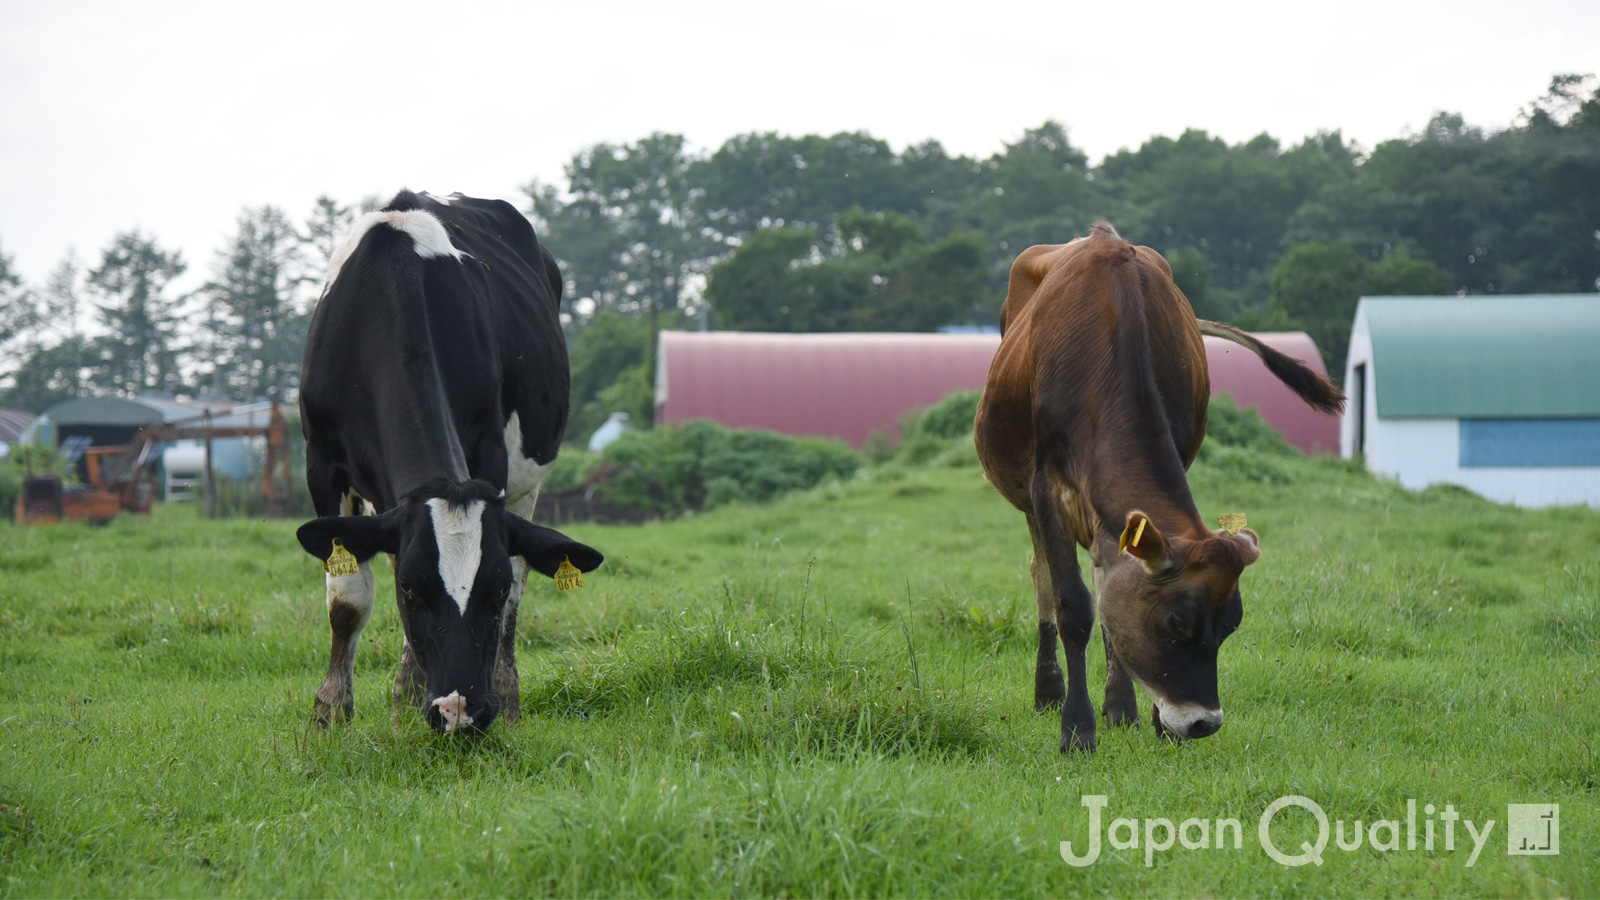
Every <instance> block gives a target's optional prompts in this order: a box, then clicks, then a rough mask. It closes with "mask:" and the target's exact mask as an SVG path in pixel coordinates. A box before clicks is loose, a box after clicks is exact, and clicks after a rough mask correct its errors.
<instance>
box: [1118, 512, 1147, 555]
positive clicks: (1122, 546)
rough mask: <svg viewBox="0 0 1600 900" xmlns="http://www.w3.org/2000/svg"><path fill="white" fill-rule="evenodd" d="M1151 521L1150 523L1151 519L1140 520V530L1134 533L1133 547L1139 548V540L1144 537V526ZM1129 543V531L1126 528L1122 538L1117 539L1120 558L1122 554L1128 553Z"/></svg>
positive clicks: (1123, 530)
mask: <svg viewBox="0 0 1600 900" xmlns="http://www.w3.org/2000/svg"><path fill="white" fill-rule="evenodd" d="M1149 521H1150V520H1149V519H1140V520H1139V528H1138V530H1136V531H1135V532H1134V533H1133V541H1132V543H1133V546H1135V547H1137V546H1139V539H1140V538H1142V537H1144V526H1145V524H1146V523H1148V522H1149ZM1128 543H1129V541H1128V529H1126V528H1124V529H1122V537H1120V538H1117V555H1118V556H1121V555H1122V554H1124V553H1126V552H1128Z"/></svg>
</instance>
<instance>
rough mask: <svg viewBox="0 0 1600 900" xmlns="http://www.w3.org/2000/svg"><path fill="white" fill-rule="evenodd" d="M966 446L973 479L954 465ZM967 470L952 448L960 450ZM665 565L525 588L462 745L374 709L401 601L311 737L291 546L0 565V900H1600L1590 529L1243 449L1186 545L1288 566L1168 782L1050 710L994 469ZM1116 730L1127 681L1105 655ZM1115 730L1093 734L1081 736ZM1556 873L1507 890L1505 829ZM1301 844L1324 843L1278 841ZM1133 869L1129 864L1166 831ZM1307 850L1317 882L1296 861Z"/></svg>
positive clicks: (1139, 733) (90, 540)
mask: <svg viewBox="0 0 1600 900" xmlns="http://www.w3.org/2000/svg"><path fill="white" fill-rule="evenodd" d="M957 443H959V442H957ZM944 452H945V451H943V450H941V451H940V453H941V454H943V453H944ZM946 462H947V464H943V465H936V466H924V467H918V466H912V465H907V464H901V463H891V464H888V465H884V466H879V467H877V468H872V469H867V470H864V471H863V472H861V473H860V474H858V475H857V476H856V477H855V478H854V479H853V480H851V481H848V482H842V483H841V482H834V483H830V484H826V485H823V486H821V487H818V488H815V489H813V490H810V491H806V492H802V493H798V494H794V495H791V496H789V497H787V498H785V499H782V500H780V501H778V502H776V503H773V504H770V505H750V504H745V503H741V502H731V503H728V504H726V505H725V506H723V507H720V508H718V509H716V510H715V511H711V512H706V513H702V514H699V515H693V516H687V517H684V518H681V519H678V520H674V521H670V522H665V523H658V524H653V525H648V526H642V527H598V526H583V525H577V524H574V525H569V526H566V530H567V531H568V532H569V533H571V534H573V535H574V536H575V537H578V538H579V539H582V540H585V541H588V542H592V543H593V544H595V545H596V546H598V547H600V548H602V549H603V550H605V551H606V553H607V555H608V562H607V564H606V566H605V567H603V568H602V569H601V570H600V571H599V572H597V573H595V574H594V575H592V576H590V577H589V578H588V579H587V581H588V582H589V585H590V586H589V587H588V588H585V589H584V590H582V591H576V592H568V593H561V594H558V593H556V592H555V591H554V590H553V589H552V588H551V587H550V586H549V584H548V583H546V582H541V583H538V584H536V585H535V586H534V588H533V589H532V590H531V591H530V593H529V598H528V600H527V601H526V603H525V605H524V613H523V616H522V622H521V625H520V629H519V644H520V661H521V667H522V685H523V688H522V692H523V721H522V722H521V723H520V724H518V725H515V726H508V727H502V726H501V725H499V724H497V725H496V726H495V728H494V730H493V731H492V732H491V733H490V734H489V735H487V736H485V737H483V738H482V739H479V740H476V741H463V740H455V739H452V738H450V737H447V736H439V735H435V734H433V733H432V732H431V731H429V730H428V729H427V727H426V726H425V724H424V723H422V721H421V720H420V718H419V717H418V716H416V715H415V714H413V713H410V712H404V711H402V712H400V713H399V714H397V715H392V713H391V707H390V705H389V702H388V693H389V686H390V684H391V682H392V678H393V675H394V669H395V664H396V654H397V651H398V649H399V644H398V640H397V632H396V631H395V630H394V629H395V626H396V616H395V613H394V611H393V607H392V606H391V605H389V601H388V599H387V598H388V597H390V596H392V590H393V587H392V582H391V576H390V574H389V572H388V571H387V567H386V566H383V565H381V564H380V565H379V566H377V567H376V569H377V570H378V572H379V582H380V586H379V591H380V598H381V599H380V605H379V609H378V611H377V613H376V614H375V615H374V617H373V621H372V623H371V624H370V625H369V626H368V629H367V632H366V635H365V637H364V640H363V643H362V647H361V650H360V653H359V657H358V662H357V681H356V717H355V720H354V721H353V722H352V723H350V724H349V725H347V726H344V727H339V728H335V729H332V730H330V731H327V732H323V731H320V730H318V729H316V728H314V727H311V726H309V724H308V719H309V712H310V700H311V694H312V692H313V691H314V690H315V688H316V685H317V684H318V682H319V681H320V678H321V675H322V672H323V671H324V669H325V666H326V661H327V660H326V654H327V645H328V630H327V625H326V621H325V619H324V613H323V609H322V578H321V573H320V567H319V566H318V565H317V564H316V562H315V561H314V560H312V559H310V558H309V557H307V556H305V555H304V554H303V553H301V552H300V550H299V548H298V546H297V545H296V544H295V543H294V540H293V536H292V533H293V529H294V526H295V522H293V521H270V522H261V521H258V520H248V519H235V520H218V521H212V522H206V521H203V520H200V519H199V518H197V517H196V516H195V515H194V511H193V510H192V509H187V508H167V509H160V510H158V511H157V512H156V513H155V514H154V515H153V516H152V517H150V518H148V519H142V518H141V519H135V518H131V517H123V518H121V519H119V520H117V521H116V522H114V523H112V524H111V525H110V526H108V527H106V528H101V529H94V528H88V527H80V526H75V525H61V526H54V527H49V528H34V529H21V528H16V527H12V526H4V527H0V673H3V674H4V678H3V679H0V698H3V700H4V709H5V710H6V711H5V712H3V713H0V745H3V755H0V885H3V891H4V893H5V894H7V895H10V896H325V895H326V896H335V895H336V896H379V895H381V896H413V895H429V896H432V895H438V896H445V895H450V896H457V895H479V894H485V895H508V894H518V895H522V894H536V895H539V894H542V895H559V896H640V895H651V896H654V895H662V896H748V895H758V896H924V895H925V896H956V897H967V896H1023V895H1026V896H1041V895H1048V896H1054V895H1080V894H1097V895H1098V894H1106V895H1114V896H1123V895H1138V896H1148V895H1155V896H1201V895H1225V896H1235V895H1246V896H1253V895H1286V894H1313V895H1318V896H1378V895H1382V896H1394V895H1404V896H1414V895H1426V896H1436V895H1444V896H1504V895H1517V896H1521V895H1553V896H1592V895H1594V894H1595V893H1596V892H1597V890H1600V882H1597V876H1596V873H1597V872H1600V842H1597V841H1595V840H1594V839H1593V836H1594V835H1595V834H1596V833H1597V829H1600V815H1597V814H1596V808H1597V804H1596V795H1597V784H1596V781H1597V777H1600V776H1597V772H1600V757H1597V754H1596V736H1597V735H1600V687H1597V685H1600V679H1597V678H1596V674H1597V673H1596V668H1597V662H1596V660H1597V659H1600V612H1597V610H1600V514H1596V513H1595V512H1594V511H1591V510H1585V509H1557V510H1544V511H1522V510H1516V509H1512V508H1509V507H1504V506H1499V505H1496V504H1492V503H1488V502H1485V501H1483V500H1480V499H1478V498H1475V497H1473V496H1471V495H1469V494H1465V493H1464V492H1460V491H1448V490H1434V491H1428V492H1423V493H1420V494H1419V493H1412V492H1407V491H1405V490H1402V489H1400V488H1399V487H1398V486H1396V485H1394V484H1392V483H1390V482H1386V481H1382V480H1379V479H1374V478H1372V477H1370V476H1368V475H1366V474H1365V473H1363V472H1361V471H1359V470H1357V469H1354V468H1352V467H1351V466H1350V465H1348V464H1345V463H1342V462H1339V461H1336V460H1326V459H1311V460H1308V459H1305V458H1302V457H1298V456H1296V455H1294V454H1277V453H1268V452H1261V451H1258V450H1255V449H1251V448H1249V447H1241V446H1228V445H1226V444H1223V443H1221V442H1219V443H1218V445H1217V446H1216V447H1215V448H1214V452H1208V454H1207V457H1206V458H1205V459H1203V460H1201V461H1200V462H1199V463H1197V464H1196V466H1195V470H1194V472H1193V473H1192V482H1193V485H1194V487H1195V492H1196V497H1197V500H1198V502H1199V504H1200V507H1201V509H1202V511H1203V512H1204V513H1205V514H1206V515H1207V516H1213V515H1215V514H1217V513H1221V512H1240V511H1242V512H1245V513H1247V514H1248V515H1249V518H1250V524H1251V526H1252V527H1253V528H1255V529H1256V530H1257V531H1258V532H1259V533H1260V534H1261V539H1262V546H1263V550H1264V556H1263V558H1262V560H1261V562H1260V563H1258V564H1257V565H1255V566H1253V567H1252V568H1251V569H1250V570H1249V571H1248V573H1247V575H1246V578H1245V582H1244V586H1243V591H1244V596H1245V618H1244V623H1243V626H1242V628H1241V630H1240V632H1239V633H1238V634H1237V635H1235V636H1234V637H1233V638H1232V639H1230V640H1229V642H1228V643H1227V644H1225V645H1224V647H1223V650H1222V671H1221V679H1222V697H1223V702H1224V704H1225V706H1226V709H1227V724H1226V725H1225V726H1224V728H1223V729H1222V731H1221V732H1220V733H1219V734H1217V735H1216V736H1214V737H1211V738H1208V739H1206V740H1203V741H1197V742H1192V743H1187V744H1182V745H1176V744H1171V743H1167V742H1163V741H1160V740H1158V739H1157V738H1156V737H1155V736H1154V735H1153V733H1152V732H1151V729H1150V727H1149V724H1148V706H1146V713H1145V718H1146V721H1145V723H1144V725H1143V727H1141V728H1139V729H1131V730H1124V729H1112V728H1109V727H1106V726H1104V725H1103V724H1102V729H1103V730H1102V731H1101V734H1100V749H1099V751H1098V752H1097V753H1096V754H1095V755H1093V756H1089V757H1083V756H1072V757H1063V756H1061V755H1060V754H1059V753H1058V752H1057V751H1056V743H1057V735H1058V729H1059V722H1058V721H1057V720H1055V719H1053V718H1051V717H1048V716H1037V715H1035V714H1034V713H1033V710H1032V677H1031V676H1032V665H1033V657H1034V641H1035V634H1036V629H1035V625H1034V610H1033V604H1032V596H1031V588H1030V586H1029V580H1028V576H1027V563H1028V555H1029V551H1028V540H1027V536H1026V529H1025V527H1024V525H1023V523H1022V520H1021V516H1020V515H1019V514H1018V513H1016V512H1015V511H1014V510H1012V509H1010V508H1009V507H1008V506H1006V504H1005V503H1004V502H1003V501H1001V500H1000V499H999V498H998V497H997V496H996V495H995V493H994V492H993V490H992V489H991V488H989V487H988V485H987V484H986V483H985V482H984V481H983V477H982V475H981V473H980V472H979V471H978V469H977V468H976V466H975V465H974V464H972V462H971V460H970V458H966V457H961V456H960V455H959V454H957V455H955V456H952V457H950V458H949V459H948V460H947V461H946ZM1090 668H1091V672H1090V677H1091V681H1092V683H1093V684H1094V685H1096V687H1095V689H1094V690H1093V692H1092V693H1093V695H1094V696H1095V697H1096V699H1097V701H1098V697H1099V694H1100V690H1099V687H1098V685H1100V684H1102V683H1103V681H1102V679H1103V660H1101V659H1099V658H1098V654H1091V667H1090ZM1097 705H1098V702H1097ZM1085 794H1105V795H1107V796H1108V797H1109V798H1110V801H1109V802H1110V808H1109V811H1108V820H1109V818H1110V817H1112V816H1126V817H1138V818H1141V819H1142V818H1150V817H1164V818H1168V819H1170V820H1172V821H1173V822H1174V823H1176V822H1179V821H1181V820H1183V819H1185V818H1188V817H1191V816H1193V817H1204V818H1208V819H1209V818H1222V817H1231V818H1238V819H1240V820H1241V821H1242V822H1243V823H1244V846H1243V849H1241V850H1238V851H1234V850H1231V849H1230V850H1217V851H1198V850H1195V851H1189V850H1184V849H1182V848H1174V849H1173V850H1171V851H1166V852H1157V853H1154V854H1153V865H1152V866H1150V867H1148V868H1147V867H1146V866H1145V854H1144V850H1143V849H1142V848H1141V849H1127V850H1117V849H1113V848H1111V847H1109V846H1107V847H1106V848H1105V849H1104V851H1103V854H1102V858H1101V860H1100V861H1099V862H1098V863H1097V864H1095V865H1094V866H1091V867H1089V868H1085V869H1076V868H1071V867H1068V866H1067V865H1065V864H1064V863H1063V862H1062V860H1061V857H1060V855H1059V852H1058V845H1059V842H1060V841H1062V840H1072V841H1074V843H1075V845H1076V846H1079V847H1080V849H1081V843H1082V841H1083V839H1084V834H1085V828H1086V822H1087V816H1086V812H1085V810H1084V808H1083V807H1082V805H1081V804H1080V797H1081V796H1082V795H1085ZM1287 794H1299V795H1304V796H1307V797H1310V798H1312V799H1314V800H1316V801H1317V802H1318V803H1320V804H1321V805H1322V806H1323V807H1325V808H1326V809H1327V811H1328V814H1329V815H1330V816H1331V817H1334V818H1342V819H1347V820H1354V819H1357V818H1360V819H1363V820H1365V821H1366V822H1368V823H1370V822H1371V821H1372V820H1374V819H1378V818H1400V819H1403V818H1404V816H1405V809H1406V800H1407V799H1408V798H1414V799H1417V800H1418V803H1419V807H1420V806H1421V804H1423V803H1434V804H1438V805H1439V806H1441V807H1442V805H1443V804H1446V803H1449V804H1452V805H1453V806H1454V807H1455V808H1456V809H1457V810H1458V811H1460V813H1461V814H1462V815H1463V816H1465V817H1466V818H1470V819H1472V820H1474V821H1475V822H1477V823H1479V824H1481V823H1482V822H1483V821H1484V820H1486V819H1491V818H1492V819H1495V820H1497V825H1496V826H1495V831H1494V832H1493V833H1492V835H1491V839H1490V840H1489V842H1488V844H1487V846H1486V848H1485V849H1484V851H1483V852H1482V855H1481V856H1480V857H1479V859H1478V860H1477V862H1476V865H1475V866H1473V867H1472V868H1467V867H1466V865H1465V862H1466V858H1467V853H1466V852H1464V851H1463V850H1462V849H1461V846H1462V843H1463V842H1466V841H1467V839H1466V837H1465V833H1464V830H1463V829H1462V828H1461V827H1460V826H1459V825H1458V827H1457V841H1458V843H1457V850H1456V851H1455V852H1447V851H1445V850H1444V849H1443V848H1442V841H1441V845H1440V846H1436V848H1435V849H1434V850H1433V851H1431V852H1429V851H1426V850H1424V849H1422V848H1421V845H1420V844H1419V847H1418V849H1417V850H1415V851H1408V850H1406V849H1404V844H1402V846H1401V849H1400V850H1397V851H1391V852H1382V851H1377V850H1373V849H1372V848H1371V847H1370V846H1369V847H1365V848H1364V849H1362V850H1361V851H1358V852H1348V853H1347V852H1343V851H1339V850H1336V849H1330V850H1329V852H1328V853H1327V854H1326V861H1325V864H1324V865H1322V866H1321V867H1315V866H1308V867H1305V868H1285V867H1282V866H1279V865H1277V864H1276V863H1273V862H1272V861H1271V860H1270V859H1269V858H1267V857H1266V855H1265V854H1264V853H1263V852H1261V850H1260V849H1259V845H1258V842H1257V841H1256V840H1255V833H1254V832H1255V825H1256V821H1257V817H1258V816H1259V815H1260V813H1261V811H1262V810H1263V809H1264V808H1265V807H1266V805H1267V804H1268V803H1270V802H1271V801H1272V800H1273V799H1275V798H1277V797H1279V796H1283V795H1287ZM1533 802H1554V803H1560V804H1561V832H1562V841H1561V854H1560V855H1558V856H1515V857H1513V856H1507V855H1506V852H1505V851H1506V844H1505V831H1504V829H1505V827H1506V826H1505V822H1504V819H1505V815H1506V804H1508V803H1533ZM1282 829H1283V830H1282V831H1281V835H1282V842H1283V843H1284V844H1285V845H1290V841H1291V839H1294V840H1298V838H1294V835H1296V834H1298V833H1301V832H1302V831H1303V830H1304V829H1303V822H1302V821H1301V820H1294V821H1287V820H1286V824H1284V825H1283V826H1282ZM1141 836H1142V835H1141ZM1293 846H1297V844H1293Z"/></svg>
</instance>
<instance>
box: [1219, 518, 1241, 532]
mask: <svg viewBox="0 0 1600 900" xmlns="http://www.w3.org/2000/svg"><path fill="white" fill-rule="evenodd" d="M1217 524H1218V525H1221V526H1222V530H1223V531H1226V532H1227V533H1229V534H1238V533H1239V532H1240V530H1242V529H1243V528H1244V527H1245V524H1246V523H1245V520H1244V513H1223V514H1222V515H1220V516H1217Z"/></svg>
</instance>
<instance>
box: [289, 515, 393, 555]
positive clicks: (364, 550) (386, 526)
mask: <svg viewBox="0 0 1600 900" xmlns="http://www.w3.org/2000/svg"><path fill="white" fill-rule="evenodd" d="M400 513H401V510H400V507H395V508H394V509H391V510H389V511H388V512H386V513H384V514H383V515H381V516H323V517H322V518H320V519H312V520H311V521H309V522H307V523H305V524H304V525H301V526H300V530H298V531H296V532H295V533H294V536H295V537H296V538H298V539H299V541H300V546H302V547H304V548H306V552H307V553H309V554H311V555H312V556H315V557H316V558H317V559H320V560H322V561H323V562H327V561H328V556H329V555H330V554H332V553H333V541H334V539H335V538H338V540H339V543H340V544H342V545H343V546H344V548H345V549H346V550H349V551H350V552H351V554H353V555H354V556H355V558H356V561H358V562H366V561H367V560H369V559H371V558H372V557H374V556H376V555H378V554H379V553H398V552H400Z"/></svg>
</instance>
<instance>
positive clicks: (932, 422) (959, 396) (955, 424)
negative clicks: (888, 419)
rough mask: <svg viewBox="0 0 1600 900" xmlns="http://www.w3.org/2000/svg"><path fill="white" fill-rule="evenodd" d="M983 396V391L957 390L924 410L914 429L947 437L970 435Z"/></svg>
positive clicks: (918, 417) (914, 424) (917, 418)
mask: <svg viewBox="0 0 1600 900" xmlns="http://www.w3.org/2000/svg"><path fill="white" fill-rule="evenodd" d="M982 396H983V392H982V391H956V392H955V393H953V394H950V395H949V396H947V397H945V398H944V399H943V400H940V401H939V402H938V403H935V404H934V405H932V406H930V407H928V408H927V409H925V410H922V411H921V412H920V414H919V415H917V417H916V419H915V420H914V423H913V426H912V427H913V430H914V431H916V432H918V433H921V434H928V435H932V436H934V437H940V438H945V439H949V438H958V437H964V436H966V435H969V434H971V433H972V419H973V417H974V416H976V415H977V414H978V398H979V397H982ZM902 433H903V432H902Z"/></svg>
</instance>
